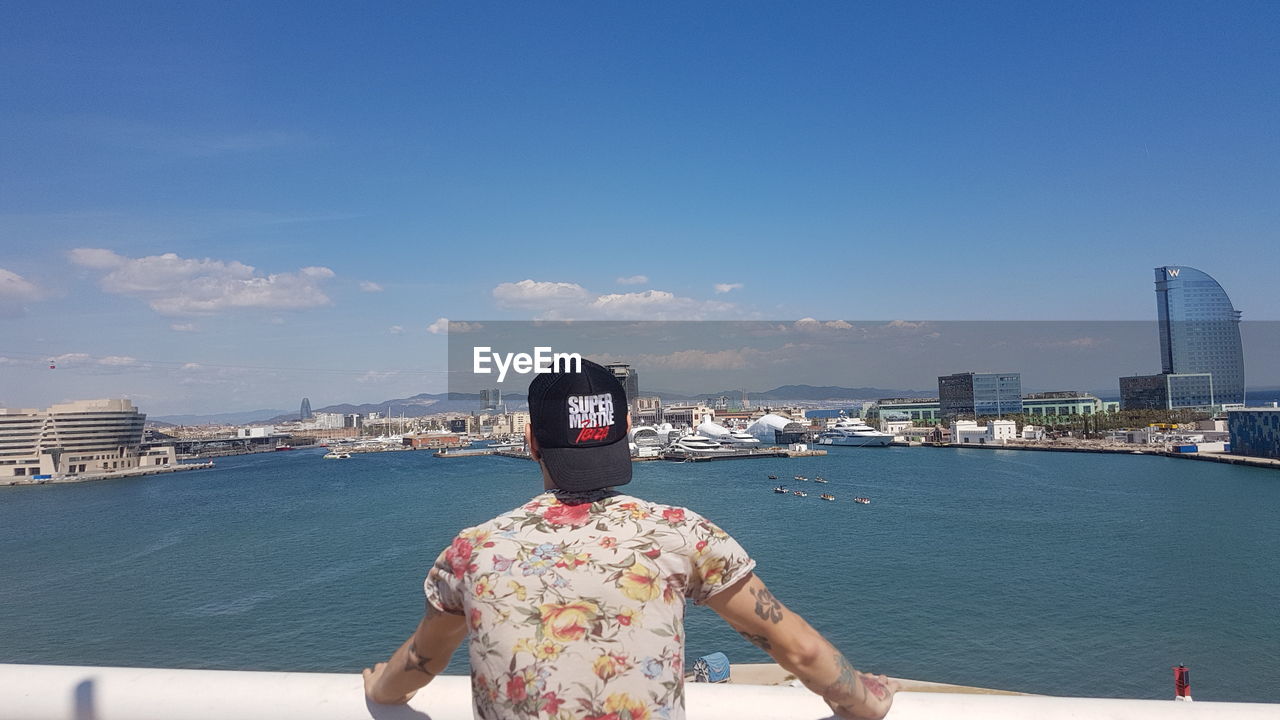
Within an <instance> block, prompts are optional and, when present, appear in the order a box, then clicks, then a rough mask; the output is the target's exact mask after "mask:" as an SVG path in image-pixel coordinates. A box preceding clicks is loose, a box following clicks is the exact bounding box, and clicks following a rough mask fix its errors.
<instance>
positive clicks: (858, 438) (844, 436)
mask: <svg viewBox="0 0 1280 720" xmlns="http://www.w3.org/2000/svg"><path fill="white" fill-rule="evenodd" d="M891 442H893V436H892V435H890V434H889V433H886V432H880V431H879V430H876V429H875V428H873V427H871V426H870V425H868V424H866V423H865V422H863V421H862V420H861V419H860V418H851V417H845V415H844V414H843V413H841V414H840V419H839V420H837V421H836V424H835V425H832V426H831V427H830V428H828V429H827V430H825V431H823V432H822V434H820V435H818V444H819V445H849V446H852V447H884V446H886V445H888V444H889V443H891Z"/></svg>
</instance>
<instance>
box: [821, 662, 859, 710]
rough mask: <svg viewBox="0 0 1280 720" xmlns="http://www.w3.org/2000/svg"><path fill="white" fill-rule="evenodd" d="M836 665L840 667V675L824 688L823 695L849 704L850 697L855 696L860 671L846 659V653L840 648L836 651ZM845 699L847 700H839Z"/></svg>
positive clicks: (842, 703) (843, 703)
mask: <svg viewBox="0 0 1280 720" xmlns="http://www.w3.org/2000/svg"><path fill="white" fill-rule="evenodd" d="M835 654H836V655H835V661H836V666H837V667H839V668H840V676H839V677H837V678H836V679H835V682H833V683H831V684H830V685H828V686H826V687H825V688H823V689H822V697H823V698H826V699H829V700H833V701H835V702H838V703H839V704H841V705H845V704H848V698H850V697H853V696H854V692H855V691H856V690H857V687H858V677H857V676H858V671H857V670H854V669H853V666H852V665H850V664H849V661H848V660H845V659H844V655H842V654H841V653H840V651H839V650H836V651H835ZM840 699H845V702H839V701H840Z"/></svg>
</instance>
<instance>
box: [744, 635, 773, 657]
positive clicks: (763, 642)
mask: <svg viewBox="0 0 1280 720" xmlns="http://www.w3.org/2000/svg"><path fill="white" fill-rule="evenodd" d="M738 634H739V635H741V636H742V637H744V638H746V639H747V642H749V643H751V644H752V645H755V646H756V647H758V648H760V649H761V650H763V651H765V652H773V646H772V645H770V644H769V638H767V637H765V636H763V635H752V634H751V633H745V632H742V631H741V630H739V631H738Z"/></svg>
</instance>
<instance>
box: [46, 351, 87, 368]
mask: <svg viewBox="0 0 1280 720" xmlns="http://www.w3.org/2000/svg"><path fill="white" fill-rule="evenodd" d="M92 361H93V357H92V356H90V355H89V354H88V353H63V354H61V355H57V356H55V357H51V358H49V364H50V365H72V366H74V365H84V364H85V363H88V362H92Z"/></svg>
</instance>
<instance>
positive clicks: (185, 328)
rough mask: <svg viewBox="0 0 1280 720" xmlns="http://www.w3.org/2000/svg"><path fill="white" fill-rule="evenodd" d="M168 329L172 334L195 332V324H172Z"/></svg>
mask: <svg viewBox="0 0 1280 720" xmlns="http://www.w3.org/2000/svg"><path fill="white" fill-rule="evenodd" d="M169 329H170V330H173V331H174V332H195V331H196V324H195V323H173V324H172V325H170V326H169Z"/></svg>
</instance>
